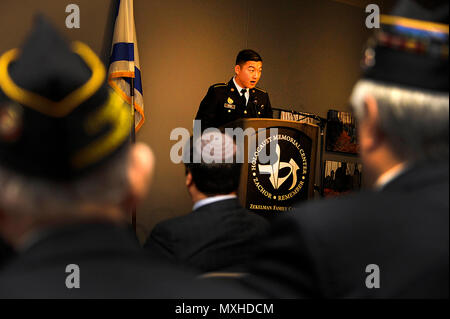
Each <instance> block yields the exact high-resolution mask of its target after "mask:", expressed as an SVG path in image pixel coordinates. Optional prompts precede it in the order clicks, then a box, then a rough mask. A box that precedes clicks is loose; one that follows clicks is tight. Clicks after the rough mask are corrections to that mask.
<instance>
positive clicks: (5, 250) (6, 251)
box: [0, 237, 14, 268]
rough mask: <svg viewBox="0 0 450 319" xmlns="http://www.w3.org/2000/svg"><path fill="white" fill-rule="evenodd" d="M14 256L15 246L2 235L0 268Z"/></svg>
mask: <svg viewBox="0 0 450 319" xmlns="http://www.w3.org/2000/svg"><path fill="white" fill-rule="evenodd" d="M13 256H14V250H13V248H12V247H11V246H10V245H9V244H7V243H6V242H5V241H4V240H3V238H1V237H0V268H2V267H3V265H4V264H6V263H7V262H8V261H9V260H10V259H11V258H12V257H13Z"/></svg>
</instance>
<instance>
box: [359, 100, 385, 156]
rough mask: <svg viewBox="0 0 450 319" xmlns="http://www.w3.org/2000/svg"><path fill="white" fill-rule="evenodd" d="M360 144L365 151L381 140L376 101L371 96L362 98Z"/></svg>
mask: <svg viewBox="0 0 450 319" xmlns="http://www.w3.org/2000/svg"><path fill="white" fill-rule="evenodd" d="M360 124H361V125H360V131H361V134H360V145H361V148H362V149H363V150H364V151H365V152H370V151H372V150H374V149H376V148H377V147H378V146H379V145H380V143H381V141H382V134H381V131H380V117H379V110H378V103H377V101H376V100H375V98H374V97H373V96H370V95H368V96H366V97H365V99H364V119H363V120H362V121H361V123H360Z"/></svg>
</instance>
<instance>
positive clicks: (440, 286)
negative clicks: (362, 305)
mask: <svg viewBox="0 0 450 319" xmlns="http://www.w3.org/2000/svg"><path fill="white" fill-rule="evenodd" d="M448 192H449V179H448V163H443V164H438V165H436V164H428V165H422V166H419V167H416V168H414V169H411V170H409V171H408V172H405V173H404V174H403V175H401V176H399V177H397V178H396V179H395V180H393V181H392V182H391V183H389V184H388V185H386V187H385V189H383V190H382V191H379V192H375V191H373V192H372V191H370V192H364V193H360V194H357V195H354V196H348V197H344V198H338V199H334V200H324V201H318V202H315V203H314V202H313V203H310V204H306V205H304V206H299V207H298V208H297V209H295V211H294V212H293V213H292V215H291V216H290V217H289V218H286V219H283V220H280V221H278V223H277V224H276V226H275V230H274V233H273V234H272V239H270V241H269V242H268V243H267V244H266V246H265V247H264V249H265V250H264V255H263V256H260V258H258V259H257V260H256V261H255V264H254V266H253V267H252V269H251V270H250V272H252V273H253V274H254V276H253V277H251V278H249V279H248V281H247V282H246V283H247V284H249V285H251V286H253V287H254V288H256V289H259V290H260V291H262V292H264V293H265V294H267V295H268V296H271V297H327V298H336V297H337V298H416V297H418V298H422V297H424V298H448V290H449V193H448ZM370 264H376V265H377V266H378V267H379V270H380V277H379V278H380V288H379V289H377V288H372V289H368V288H367V287H366V278H367V277H368V276H369V275H373V274H374V273H373V270H371V271H370V272H368V273H366V267H367V265H370ZM369 279H370V277H369Z"/></svg>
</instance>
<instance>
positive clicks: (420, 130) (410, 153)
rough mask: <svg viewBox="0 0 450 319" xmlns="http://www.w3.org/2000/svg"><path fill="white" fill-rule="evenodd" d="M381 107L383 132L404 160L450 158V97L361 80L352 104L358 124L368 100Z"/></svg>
mask: <svg viewBox="0 0 450 319" xmlns="http://www.w3.org/2000/svg"><path fill="white" fill-rule="evenodd" d="M367 96H372V97H373V98H374V99H375V100H376V101H377V105H378V110H379V119H380V121H379V123H380V129H381V130H382V131H383V133H384V134H385V135H386V137H387V138H388V140H389V142H390V144H391V146H392V150H393V151H394V152H395V153H396V154H397V155H398V156H400V157H401V158H404V159H412V160H418V159H421V158H427V159H433V158H448V149H449V127H448V125H449V95H448V93H440V92H434V91H426V90H418V89H414V88H409V87H402V86H392V85H390V84H387V83H382V82H375V81H370V80H360V81H359V82H358V83H357V84H356V85H355V87H354V89H353V93H352V95H351V98H350V102H351V104H352V107H353V112H354V114H355V117H356V119H357V120H359V121H361V120H362V119H363V118H364V116H365V108H364V104H365V98H366V97H367Z"/></svg>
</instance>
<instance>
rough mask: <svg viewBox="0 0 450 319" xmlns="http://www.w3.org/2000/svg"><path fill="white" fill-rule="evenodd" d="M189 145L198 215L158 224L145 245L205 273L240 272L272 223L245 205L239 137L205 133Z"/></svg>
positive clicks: (188, 171)
mask: <svg viewBox="0 0 450 319" xmlns="http://www.w3.org/2000/svg"><path fill="white" fill-rule="evenodd" d="M189 144H190V145H189V148H188V149H187V151H188V152H189V153H188V154H189V156H186V157H185V160H184V162H185V168H186V188H187V190H188V193H189V195H190V197H191V199H192V202H193V205H194V206H193V208H192V212H191V213H190V214H188V215H185V216H181V217H177V218H174V219H171V220H167V221H164V222H162V223H160V224H158V225H156V227H155V228H154V229H153V231H152V233H151V235H150V237H149V238H148V240H147V243H146V245H145V247H146V248H147V249H149V250H151V251H158V252H161V253H163V254H164V255H165V256H167V257H169V258H170V259H172V260H174V261H177V262H180V263H184V264H187V265H189V266H192V267H195V268H197V269H199V270H200V271H202V272H211V271H217V270H237V269H239V265H241V264H242V263H244V262H246V261H247V260H249V259H250V258H251V257H252V256H253V254H254V251H255V248H256V245H254V242H255V241H256V240H258V239H259V238H260V237H261V236H263V235H264V234H266V233H267V231H268V228H269V224H268V222H267V221H266V220H265V219H264V218H263V217H260V216H258V215H256V214H254V213H251V212H249V211H247V210H246V209H245V208H243V207H242V206H241V205H240V203H239V200H238V198H237V195H236V194H237V189H238V187H239V180H240V171H241V167H242V164H240V163H237V162H236V158H238V156H236V153H237V149H236V145H235V143H234V142H233V139H232V138H231V137H229V136H227V135H225V134H222V133H219V132H216V133H209V134H208V133H204V134H203V135H202V136H201V137H200V138H198V139H196V140H195V139H193V138H191V139H190V143H189ZM196 159H200V160H198V161H197V160H196Z"/></svg>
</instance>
